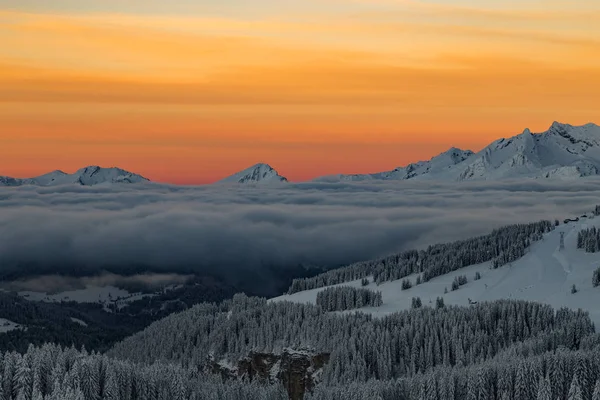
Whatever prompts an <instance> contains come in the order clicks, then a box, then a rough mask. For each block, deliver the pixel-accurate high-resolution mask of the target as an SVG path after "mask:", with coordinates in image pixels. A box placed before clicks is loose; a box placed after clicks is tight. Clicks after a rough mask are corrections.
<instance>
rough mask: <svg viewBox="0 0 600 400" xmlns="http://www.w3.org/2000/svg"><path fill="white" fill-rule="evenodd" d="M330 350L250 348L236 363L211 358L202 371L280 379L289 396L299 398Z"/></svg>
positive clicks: (314, 380)
mask: <svg viewBox="0 0 600 400" xmlns="http://www.w3.org/2000/svg"><path fill="white" fill-rule="evenodd" d="M328 362H329V354H326V353H315V352H313V351H310V350H292V349H285V350H283V351H282V352H281V354H272V353H257V352H252V353H250V354H249V355H248V356H247V357H245V358H243V359H241V360H239V361H238V362H237V364H231V363H227V362H224V361H215V360H214V359H210V360H209V362H208V364H207V365H206V367H205V371H207V372H210V373H213V374H218V375H221V377H223V378H224V379H249V380H258V381H260V382H264V383H271V384H272V383H277V382H281V384H282V385H283V387H284V388H285V389H286V390H287V392H288V394H289V396H290V400H302V399H303V398H304V394H305V393H306V392H307V391H312V389H313V388H314V387H315V385H316V384H317V383H318V382H319V377H320V375H321V372H322V370H323V367H324V366H325V364H327V363H328Z"/></svg>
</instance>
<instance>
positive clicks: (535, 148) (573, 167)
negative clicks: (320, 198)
mask: <svg viewBox="0 0 600 400" xmlns="http://www.w3.org/2000/svg"><path fill="white" fill-rule="evenodd" d="M590 175H600V127H599V126H597V125H594V124H587V125H583V126H572V125H568V124H561V123H558V122H554V123H553V124H552V126H551V127H550V128H549V129H548V130H547V131H546V132H543V133H539V134H533V133H531V131H530V130H529V129H525V131H523V133H521V134H520V135H517V136H514V137H512V138H509V139H499V140H496V141H494V142H493V143H491V144H490V145H489V146H487V147H486V148H484V149H483V150H481V151H479V152H478V153H473V152H471V151H468V150H459V149H455V148H452V149H450V150H448V151H447V152H445V153H442V154H441V155H439V156H436V157H434V158H432V159H431V160H430V161H421V162H418V163H415V164H409V165H408V166H406V167H403V168H396V169H395V170H393V171H389V172H381V173H375V174H366V175H335V176H327V177H322V178H317V179H316V180H317V181H329V182H331V181H363V180H373V179H382V180H406V179H418V180H425V179H433V180H440V181H466V180H494V179H512V178H522V177H527V178H538V179H540V178H579V177H584V176H590Z"/></svg>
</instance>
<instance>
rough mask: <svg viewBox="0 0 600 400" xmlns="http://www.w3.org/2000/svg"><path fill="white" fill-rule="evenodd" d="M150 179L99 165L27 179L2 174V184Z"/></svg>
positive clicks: (124, 181) (111, 181)
mask: <svg viewBox="0 0 600 400" xmlns="http://www.w3.org/2000/svg"><path fill="white" fill-rule="evenodd" d="M148 181H149V180H148V179H146V178H144V177H143V176H141V175H137V174H134V173H132V172H129V171H125V170H123V169H120V168H102V167H98V166H89V167H85V168H81V169H80V170H78V171H77V172H75V173H73V174H67V173H65V172H63V171H53V172H50V173H47V174H44V175H41V176H37V177H35V178H26V179H19V178H11V177H6V176H0V186H22V185H37V186H57V185H69V184H75V185H82V186H92V185H98V184H102V183H140V182H148Z"/></svg>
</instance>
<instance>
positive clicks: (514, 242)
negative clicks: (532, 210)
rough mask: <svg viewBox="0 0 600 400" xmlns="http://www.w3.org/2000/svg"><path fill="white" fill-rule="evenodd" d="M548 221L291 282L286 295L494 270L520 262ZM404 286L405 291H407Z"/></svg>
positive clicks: (551, 226) (548, 227)
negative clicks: (366, 281)
mask: <svg viewBox="0 0 600 400" xmlns="http://www.w3.org/2000/svg"><path fill="white" fill-rule="evenodd" d="M554 227H555V226H554V224H553V223H552V222H551V221H540V222H534V223H530V224H518V225H510V226H505V227H503V228H499V229H496V230H494V231H493V232H492V233H490V234H489V235H484V236H479V237H476V238H472V239H467V240H460V241H456V242H452V243H446V244H436V245H433V246H429V247H428V248H427V249H425V250H409V251H405V252H402V253H399V254H395V255H392V256H387V257H382V258H379V259H376V260H370V261H364V262H359V263H355V264H352V265H350V266H347V267H344V268H339V269H334V270H331V271H327V272H325V273H323V274H320V275H317V276H315V277H312V278H303V279H294V281H293V282H292V285H291V286H290V288H289V291H288V293H289V294H293V293H297V292H300V291H303V290H310V289H316V288H320V287H325V286H331V285H336V284H339V283H343V282H351V281H354V280H357V279H362V278H364V277H367V276H370V275H372V276H373V278H374V280H375V282H376V283H378V284H381V283H383V282H388V281H393V280H397V279H402V278H405V277H407V276H409V275H412V274H415V273H422V280H423V281H424V282H427V281H429V280H430V279H432V278H434V277H436V276H440V275H444V274H447V273H449V272H452V271H455V270H457V269H460V268H464V267H467V266H469V265H473V264H480V263H483V262H486V261H491V260H493V265H494V267H495V268H498V267H500V266H503V265H505V264H508V263H510V262H512V261H515V260H517V259H519V258H521V257H522V256H523V255H524V254H525V249H527V248H528V247H529V245H530V243H531V242H533V241H537V240H540V239H541V238H542V237H543V234H544V233H546V232H549V231H551V230H553V229H554ZM408 288H409V287H408V285H406V289H408Z"/></svg>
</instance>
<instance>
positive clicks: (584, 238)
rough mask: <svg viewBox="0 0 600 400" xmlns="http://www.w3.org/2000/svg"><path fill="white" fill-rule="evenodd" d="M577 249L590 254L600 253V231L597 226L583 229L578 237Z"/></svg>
mask: <svg viewBox="0 0 600 400" xmlns="http://www.w3.org/2000/svg"><path fill="white" fill-rule="evenodd" d="M577 248H578V249H584V250H585V251H586V252H588V253H597V252H599V251H600V230H598V229H597V228H596V227H595V226H593V227H591V228H589V229H582V230H581V231H579V234H578V235H577Z"/></svg>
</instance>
